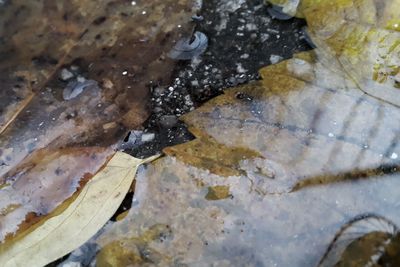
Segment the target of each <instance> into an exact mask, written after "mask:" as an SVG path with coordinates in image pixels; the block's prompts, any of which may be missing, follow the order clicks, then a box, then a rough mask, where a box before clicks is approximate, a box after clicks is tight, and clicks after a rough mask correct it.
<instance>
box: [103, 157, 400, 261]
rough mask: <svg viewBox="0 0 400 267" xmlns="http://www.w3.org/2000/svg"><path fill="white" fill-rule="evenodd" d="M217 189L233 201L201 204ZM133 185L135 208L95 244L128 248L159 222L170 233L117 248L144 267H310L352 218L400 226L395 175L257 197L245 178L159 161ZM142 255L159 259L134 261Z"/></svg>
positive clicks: (169, 160)
mask: <svg viewBox="0 0 400 267" xmlns="http://www.w3.org/2000/svg"><path fill="white" fill-rule="evenodd" d="M216 185H218V186H227V187H229V190H230V194H231V195H232V197H231V198H227V199H221V200H218V201H210V200H207V199H206V196H207V194H208V187H209V186H216ZM136 186H137V187H136V192H138V194H137V195H136V197H135V200H136V202H137V203H138V204H137V205H136V206H134V207H133V209H132V210H131V211H130V213H129V215H128V217H127V218H125V219H124V220H123V221H121V222H117V223H115V224H114V225H113V227H112V228H111V230H110V231H109V232H108V233H107V234H106V235H103V236H102V237H100V239H99V240H98V241H97V242H98V243H99V244H103V245H106V244H109V242H110V241H111V240H122V241H123V242H125V243H129V242H130V240H137V239H140V238H141V237H142V236H143V234H145V233H146V231H148V230H149V229H152V228H153V227H154V225H158V224H162V225H164V226H165V227H167V229H168V233H169V234H164V231H161V232H160V233H159V235H156V236H154V237H152V238H148V239H141V242H142V243H141V244H140V245H138V243H137V242H139V241H135V242H132V243H129V244H130V246H129V247H128V246H123V247H124V249H125V253H127V251H128V252H129V253H127V254H130V255H136V257H137V258H138V259H140V260H138V261H133V262H135V263H136V264H139V263H149V265H150V266H152V264H150V263H153V264H154V265H163V264H164V265H167V266H181V265H179V264H187V265H188V266H204V265H210V266H315V265H316V264H317V263H318V261H319V260H320V259H321V257H322V255H323V254H324V253H325V250H326V249H327V247H328V245H329V243H330V242H331V240H332V239H333V237H334V236H335V234H336V232H337V231H338V230H339V229H340V227H341V225H342V224H344V223H346V222H347V221H348V220H350V219H351V218H353V217H354V216H356V215H358V214H361V213H366V212H373V211H377V212H379V214H381V215H383V216H386V217H388V218H391V219H392V220H393V221H396V222H399V221H400V216H399V215H398V213H397V210H398V208H399V204H398V203H399V200H400V194H398V190H397V188H398V186H400V179H399V176H387V177H384V178H383V177H370V179H368V180H359V181H353V182H351V183H338V184H333V185H330V186H321V187H312V188H306V189H303V190H300V191H297V192H294V193H289V194H284V195H274V196H272V195H269V196H261V195H260V194H258V193H257V192H256V191H252V190H251V186H252V184H251V182H250V181H249V179H248V178H247V177H245V176H231V177H228V178H226V177H220V176H217V175H210V174H209V173H208V172H207V171H204V170H200V169H197V168H194V167H190V166H187V165H185V164H182V163H181V162H179V161H176V160H174V159H172V158H166V159H162V160H159V161H158V162H157V163H156V164H155V166H154V167H151V168H149V170H147V171H145V172H142V173H141V174H140V175H139V176H138V178H137V184H136ZM109 249H110V248H109ZM114 249H115V247H114ZM141 249H142V250H147V251H156V252H157V255H162V257H152V255H154V254H150V256H149V257H148V258H145V257H141V256H140V255H142V254H141V253H140V250H141ZM115 250H116V249H115ZM103 253H104V252H103ZM119 256H121V254H119V253H115V254H114V257H111V258H110V259H109V260H110V261H113V260H116V258H118V257H119ZM125 256H126V254H125ZM121 258H124V257H121ZM100 266H103V265H101V264H100Z"/></svg>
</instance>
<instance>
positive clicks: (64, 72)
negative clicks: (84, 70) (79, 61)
mask: <svg viewBox="0 0 400 267" xmlns="http://www.w3.org/2000/svg"><path fill="white" fill-rule="evenodd" d="M73 77H74V74H73V73H72V72H70V71H69V70H67V69H62V70H61V73H60V79H61V80H63V81H68V80H69V79H71V78H73Z"/></svg>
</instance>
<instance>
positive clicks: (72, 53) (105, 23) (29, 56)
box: [0, 0, 195, 242]
mask: <svg viewBox="0 0 400 267" xmlns="http://www.w3.org/2000/svg"><path fill="white" fill-rule="evenodd" d="M194 10H195V7H194V1H192V0H187V1H186V0H184V1H178V2H177V1H139V2H138V3H136V2H135V4H132V2H131V1H113V0H105V1H100V2H94V1H91V0H82V1H56V2H51V1H45V0H39V1H28V2H27V1H23V0H15V1H11V2H9V3H7V4H6V5H4V6H1V8H0V36H1V37H0V83H1V86H2V87H1V92H0V196H1V201H0V209H1V211H0V212H1V213H0V242H3V241H4V239H5V238H6V237H7V236H8V237H12V236H13V235H14V234H15V233H17V232H18V231H21V230H24V229H26V228H28V227H30V226H31V225H32V224H35V223H36V222H37V220H39V219H40V217H42V216H46V215H47V214H49V213H50V212H52V210H54V209H55V208H56V207H57V206H58V205H60V204H61V203H63V201H65V200H66V199H68V198H69V197H71V195H72V194H74V193H75V192H76V191H77V190H79V189H80V188H81V187H80V186H83V185H84V183H85V182H87V181H88V180H90V178H91V177H92V176H93V175H94V174H95V173H96V172H97V171H98V170H99V169H100V168H101V167H102V166H103V165H104V163H105V162H106V160H107V159H109V158H110V157H111V156H112V155H113V154H114V153H115V151H114V149H115V148H116V147H117V146H118V143H119V142H121V141H122V139H123V138H124V136H125V134H126V132H127V131H128V130H132V129H135V128H138V127H140V126H141V124H142V123H143V122H144V121H145V120H146V119H147V116H148V110H147V104H148V103H147V102H148V100H149V89H150V87H151V84H162V83H164V82H168V80H169V79H170V75H171V72H172V69H173V65H174V64H175V62H174V61H173V60H171V59H169V58H167V56H166V54H167V53H168V51H170V50H171V48H172V47H173V46H174V45H175V44H176V42H177V41H179V40H180V39H182V38H183V37H187V36H188V35H189V33H191V32H192V27H193V26H192V25H191V24H190V22H191V16H192V14H193V11H194ZM178 25H179V26H178Z"/></svg>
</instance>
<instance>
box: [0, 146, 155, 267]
mask: <svg viewBox="0 0 400 267" xmlns="http://www.w3.org/2000/svg"><path fill="white" fill-rule="evenodd" d="M153 159H154V157H153V158H149V159H145V160H140V159H136V158H133V157H131V156H129V155H127V154H125V153H122V152H117V153H116V154H115V155H114V156H113V157H112V158H111V160H110V161H109V162H108V163H107V165H106V166H105V167H104V168H103V169H102V170H101V171H100V172H99V173H97V174H96V175H95V176H94V177H93V178H92V179H91V180H90V181H89V182H88V183H87V184H86V185H85V186H84V188H83V189H82V190H81V191H80V193H79V195H78V196H75V197H72V199H71V200H70V201H68V202H70V203H65V204H63V205H64V206H65V205H67V204H68V206H67V207H66V208H65V207H63V206H60V207H59V208H58V209H57V210H56V212H55V213H56V214H54V215H53V214H50V216H49V217H50V218H49V219H47V220H45V221H44V222H43V223H41V224H40V225H39V226H37V228H36V229H28V230H27V231H26V233H22V234H21V236H20V237H18V238H16V239H15V240H13V241H12V242H9V243H6V244H5V245H3V246H2V247H0V265H1V266H4V267H6V266H10V267H14V266H43V265H46V264H47V263H50V262H52V261H54V260H56V259H58V258H60V257H62V256H64V255H65V254H67V253H69V252H71V251H72V250H74V249H75V248H77V247H79V246H80V245H82V244H83V243H84V242H86V241H87V240H88V239H90V238H91V237H92V236H93V235H94V234H95V233H96V232H97V231H98V230H99V229H100V228H101V227H102V226H103V225H104V224H105V223H106V222H107V221H108V220H109V219H110V218H111V216H112V215H113V214H114V213H115V211H116V210H117V208H118V207H119V205H120V204H121V202H122V200H123V199H124V197H125V195H126V194H127V192H128V190H129V188H130V187H131V184H132V181H133V179H134V177H135V173H136V170H137V168H138V166H139V165H140V164H142V163H144V162H147V161H151V160H153ZM63 208H65V210H61V209H63Z"/></svg>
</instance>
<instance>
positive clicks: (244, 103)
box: [93, 0, 400, 266]
mask: <svg viewBox="0 0 400 267" xmlns="http://www.w3.org/2000/svg"><path fill="white" fill-rule="evenodd" d="M273 2H274V3H275V4H282V5H283V4H286V3H289V2H290V3H295V2H296V1H279V0H278V1H273ZM328 2H329V3H330V4H328ZM395 2H396V1H385V2H384V3H383V2H380V1H368V0H365V1H363V0H360V1H358V0H354V1H352V0H344V1H302V2H298V3H299V4H303V5H305V4H307V5H308V6H307V8H304V10H302V14H304V16H305V18H306V20H307V21H309V24H310V25H311V29H310V32H312V35H311V36H312V38H313V39H315V40H317V41H316V44H317V45H319V46H320V47H319V48H317V49H316V50H315V51H312V52H306V53H301V54H297V55H295V56H294V58H292V59H290V60H287V61H284V62H281V63H279V64H277V65H273V66H269V67H266V68H264V69H262V70H260V74H261V76H262V80H261V81H256V82H253V83H250V84H248V85H244V86H241V87H237V88H233V89H229V90H227V91H226V92H225V93H224V94H223V95H221V96H219V97H217V98H215V99H213V100H211V101H209V102H208V103H206V104H205V105H203V106H202V107H201V108H199V109H197V110H195V111H193V112H191V113H189V114H187V115H185V116H183V120H184V122H186V124H188V125H189V128H190V130H191V131H192V133H193V134H194V135H195V136H196V138H197V139H196V140H195V141H193V142H189V143H187V144H183V145H179V146H176V147H173V148H168V149H166V150H165V152H166V154H167V156H166V157H165V158H162V159H160V160H158V161H156V162H155V163H154V164H153V165H152V166H151V167H149V168H148V169H147V170H146V171H144V172H143V173H140V174H139V176H138V178H137V183H136V190H135V203H136V205H134V206H133V207H132V208H131V210H130V211H129V213H128V214H127V215H126V217H125V218H124V219H122V220H120V221H118V222H116V223H114V224H113V225H111V226H110V227H109V228H108V229H107V231H105V232H104V233H103V234H102V235H100V236H99V237H98V238H96V240H93V242H95V243H96V244H97V245H100V247H101V250H100V252H99V253H98V255H97V264H99V266H121V265H130V266H205V265H206V266H208V265H210V266H315V265H317V264H318V262H320V260H321V258H322V257H323V255H324V254H325V251H326V250H327V248H328V247H329V244H330V243H331V241H332V238H333V237H334V236H335V233H336V232H337V231H338V230H339V229H340V227H341V225H343V224H344V223H345V222H348V221H349V220H351V219H352V218H354V217H356V216H357V215H359V214H365V213H370V212H378V213H379V214H381V215H382V216H384V217H385V218H389V219H390V220H391V221H393V222H395V223H398V222H400V215H399V213H398V212H397V211H398V203H399V201H400V193H399V190H398V187H399V186H400V179H399V178H400V176H399V175H398V173H397V172H398V171H397V169H398V168H399V167H398V166H399V158H398V157H399V155H400V144H399V129H398V121H400V110H399V108H398V105H397V97H398V95H399V94H398V93H397V91H396V90H397V88H396V83H395V82H394V80H393V79H394V77H395V76H396V75H397V74H392V72H391V71H388V72H387V73H386V74H388V79H387V80H385V81H383V80H380V79H378V80H374V76H371V74H372V73H373V72H371V70H372V69H373V68H374V65H375V63H377V62H378V63H382V64H381V65H379V66H380V67H382V68H384V69H386V67H387V66H391V67H390V68H391V69H392V67H393V66H394V67H396V66H399V62H398V54H397V53H398V52H397V50H396V49H398V46H397V45H396V42H395V40H396V39H398V32H397V31H393V29H389V28H388V27H386V26H384V25H386V24H382V23H381V22H383V21H385V20H386V19H387V18H388V17H387V16H389V17H390V18H391V20H392V19H394V20H396V19H397V18H398V16H399V15H398V14H399V13H397V15H393V16H392V15H384V14H388V11H387V7H388V6H391V5H392V4H393V3H395ZM335 3H336V4H335ZM379 3H381V4H379ZM328 6H329V9H325V8H327V7H328ZM295 7H297V6H295ZM322 7H323V8H322ZM367 7H374V8H375V9H374V10H373V11H372V12H375V11H376V13H374V14H375V15H376V17H373V19H374V20H371V21H370V20H369V19H370V16H369V15H371V14H370V13H363V15H365V16H361V15H360V14H361V12H360V10H366V9H365V8H367ZM397 7H398V6H397ZM312 8H313V10H315V13H313V14H312V13H311V12H310V10H311V9H312ZM393 8H394V7H393ZM384 10H386V11H384ZM370 11H371V10H370ZM308 12H310V13H308ZM324 14H325V15H324ZM391 14H394V13H391ZM339 15H344V16H343V17H340V16H339ZM324 16H326V17H324ZM328 16H329V17H328ZM338 16H339V17H338ZM348 16H349V17H348ZM396 16H397V17H396ZM311 17H312V18H311ZM338 18H341V19H338ZM333 19H335V20H337V22H335V23H333V24H329V23H328V22H329V21H331V20H333ZM313 20H314V21H315V23H314V22H313ZM317 21H319V22H317ZM325 22H326V23H327V24H324V23H325ZM338 23H341V24H340V25H339V26H338ZM330 27H332V28H330ZM327 30H332V31H330V32H329V34H328V35H326V36H325V35H324V34H325V33H326V32H327ZM358 34H361V35H358ZM360 36H361V37H365V38H359V37H360ZM329 38H330V39H329ZM319 40H321V41H320V42H319ZM339 44H340V47H339ZM352 47H353V49H354V50H352V49H351V48H352ZM352 51H353V52H354V54H352V53H351V52H352ZM368 51H370V53H371V55H368ZM381 52H382V53H381ZM381 56H382V57H381ZM381 59H385V61H384V62H380V60H381ZM357 70H358V71H359V72H357ZM379 73H381V72H379ZM386 74H384V73H383V75H386ZM393 75H395V76H393ZM389 76H390V77H391V78H390V77H389ZM389 78H390V79H389ZM389 80H390V81H389ZM367 90H369V91H367ZM366 92H367V93H366ZM396 93H397V94H396ZM221 157H223V158H221ZM215 166H223V167H224V168H217V167H215ZM362 178H363V179H362ZM317 184H318V185H321V186H314V185H317ZM311 185H313V186H311ZM328 185H329V186H328ZM228 195H229V196H230V197H226V196H228ZM210 200H212V201H210ZM378 217H379V218H381V217H380V216H378ZM369 237H371V236H368V237H366V239H365V240H361V244H363V243H364V241H365V242H366V243H365V244H367V245H365V246H364V245H362V247H363V249H365V250H364V251H365V252H366V254H368V253H371V251H372V252H374V251H373V249H375V248H376V247H375V246H374V247H369V245H370V244H371V243H370V241H371V240H372V241H374V238H375V237H376V236H375V237H372V239H369ZM381 237H382V236H380V235H379V236H378V239H379V240H378V241H379V242H381V241H382V239H381ZM367 239H369V240H367ZM379 242H377V243H379ZM377 243H376V244H377ZM352 244H353V245H354V246H357V245H358V244H356V243H352ZM396 244H397V243H396ZM396 249H398V248H397V247H396V246H394V247H391V253H392V254H393V253H394V252H396ZM397 253H398V251H397ZM367 256H368V255H367ZM350 258H351V257H350ZM343 259H349V257H348V255H344V254H343Z"/></svg>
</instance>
